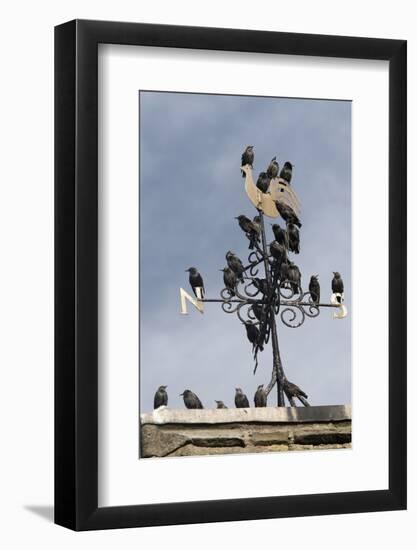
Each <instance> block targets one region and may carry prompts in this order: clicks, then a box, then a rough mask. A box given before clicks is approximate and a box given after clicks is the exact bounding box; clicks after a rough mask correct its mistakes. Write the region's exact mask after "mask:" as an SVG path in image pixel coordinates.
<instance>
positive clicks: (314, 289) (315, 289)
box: [308, 275, 320, 304]
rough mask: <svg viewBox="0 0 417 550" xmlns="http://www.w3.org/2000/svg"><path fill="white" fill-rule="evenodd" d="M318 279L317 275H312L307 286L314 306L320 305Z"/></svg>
mask: <svg viewBox="0 0 417 550" xmlns="http://www.w3.org/2000/svg"><path fill="white" fill-rule="evenodd" d="M318 277H319V276H318V275H312V276H311V278H310V283H309V285H308V290H309V292H310V296H311V299H312V300H313V302H314V303H315V304H319V303H320V283H319V279H318Z"/></svg>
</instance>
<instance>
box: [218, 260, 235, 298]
mask: <svg viewBox="0 0 417 550" xmlns="http://www.w3.org/2000/svg"><path fill="white" fill-rule="evenodd" d="M220 271H223V281H224V286H225V287H226V288H227V289H228V290H230V292H231V295H232V296H234V295H235V289H236V284H237V275H236V273H235V272H234V271H233V270H232V269H230V267H224V268H223V269H221V270H220Z"/></svg>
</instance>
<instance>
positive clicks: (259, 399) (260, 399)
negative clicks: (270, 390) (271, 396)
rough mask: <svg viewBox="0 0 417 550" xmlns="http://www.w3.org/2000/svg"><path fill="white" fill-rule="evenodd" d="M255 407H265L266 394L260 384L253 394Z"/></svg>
mask: <svg viewBox="0 0 417 550" xmlns="http://www.w3.org/2000/svg"><path fill="white" fill-rule="evenodd" d="M253 401H254V403H255V407H266V402H267V395H266V392H265V390H264V385H263V384H260V385H259V386H258V389H257V390H256V393H255V396H254V398H253Z"/></svg>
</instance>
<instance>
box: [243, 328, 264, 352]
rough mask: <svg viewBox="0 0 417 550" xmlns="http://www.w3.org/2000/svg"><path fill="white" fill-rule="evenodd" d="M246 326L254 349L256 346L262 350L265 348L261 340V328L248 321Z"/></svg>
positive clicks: (247, 334)
mask: <svg viewBox="0 0 417 550" xmlns="http://www.w3.org/2000/svg"><path fill="white" fill-rule="evenodd" d="M245 328H246V336H247V337H248V340H249V342H250V343H251V344H252V349H253V351H255V349H256V347H259V349H260V350H261V351H263V350H264V347H263V344H262V342H260V341H259V336H260V333H259V329H258V327H257V326H256V325H254V324H252V323H249V322H248V321H247V322H246V323H245Z"/></svg>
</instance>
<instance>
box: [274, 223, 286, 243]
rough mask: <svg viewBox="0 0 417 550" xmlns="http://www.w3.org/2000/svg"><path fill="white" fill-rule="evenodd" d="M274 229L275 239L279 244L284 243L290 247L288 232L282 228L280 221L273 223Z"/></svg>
mask: <svg viewBox="0 0 417 550" xmlns="http://www.w3.org/2000/svg"><path fill="white" fill-rule="evenodd" d="M272 231H273V233H274V237H275V240H276V241H277V242H278V243H279V244H282V245H284V246H285V247H286V248H288V234H287V232H286V231H285V229H282V227H281V226H280V225H279V224H278V223H274V224H272Z"/></svg>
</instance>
